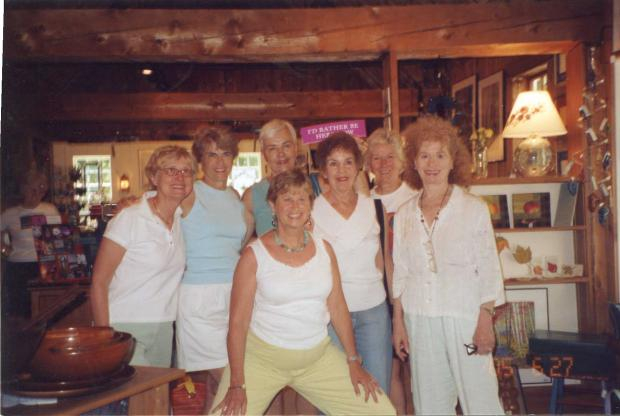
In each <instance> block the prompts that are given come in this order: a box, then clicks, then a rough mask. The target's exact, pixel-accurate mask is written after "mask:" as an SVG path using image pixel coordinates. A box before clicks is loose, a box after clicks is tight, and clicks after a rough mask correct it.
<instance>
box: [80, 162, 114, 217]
mask: <svg viewBox="0 0 620 416" xmlns="http://www.w3.org/2000/svg"><path fill="white" fill-rule="evenodd" d="M73 167H74V168H75V169H77V170H78V171H79V172H80V174H81V177H80V179H78V180H77V181H76V182H75V188H76V189H82V192H80V193H79V194H78V196H77V199H78V201H79V202H80V203H83V204H84V206H83V208H82V210H81V211H80V215H87V214H88V212H89V210H90V206H91V205H96V204H101V203H104V202H110V201H112V158H111V156H109V155H96V156H83V155H80V156H73Z"/></svg>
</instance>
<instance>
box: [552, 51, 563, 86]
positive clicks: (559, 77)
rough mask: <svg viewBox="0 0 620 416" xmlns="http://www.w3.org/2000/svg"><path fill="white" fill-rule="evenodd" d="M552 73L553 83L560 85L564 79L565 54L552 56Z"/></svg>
mask: <svg viewBox="0 0 620 416" xmlns="http://www.w3.org/2000/svg"><path fill="white" fill-rule="evenodd" d="M553 75H554V78H555V79H554V81H555V85H560V84H562V83H564V81H566V54H564V53H562V54H558V55H554V56H553Z"/></svg>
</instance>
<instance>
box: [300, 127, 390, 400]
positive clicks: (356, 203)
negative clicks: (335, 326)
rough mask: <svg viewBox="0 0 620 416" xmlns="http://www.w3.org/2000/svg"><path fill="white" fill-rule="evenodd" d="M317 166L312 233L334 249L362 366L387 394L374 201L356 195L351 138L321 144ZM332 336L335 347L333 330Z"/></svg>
mask: <svg viewBox="0 0 620 416" xmlns="http://www.w3.org/2000/svg"><path fill="white" fill-rule="evenodd" d="M317 161H318V165H319V170H320V172H321V175H323V177H324V178H325V179H326V181H327V183H328V185H329V186H328V187H327V190H325V191H324V192H323V193H322V194H321V196H319V197H318V198H317V199H316V202H315V203H314V208H313V210H312V218H313V220H314V232H315V235H316V236H317V237H320V238H323V239H325V240H326V241H328V242H329V243H330V244H331V245H332V247H333V248H334V252H335V253H336V257H337V258H338V265H339V266H340V275H341V276H342V289H343V291H344V297H345V299H346V301H347V306H348V307H349V311H350V312H351V318H352V320H353V330H354V332H355V340H356V345H357V349H358V350H359V352H360V353H361V354H362V358H363V363H364V367H365V368H366V369H367V370H368V371H369V372H370V373H371V374H372V375H373V376H374V377H375V378H376V379H377V381H378V382H379V385H380V386H381V388H382V389H383V390H384V391H385V392H386V393H388V394H389V387H390V376H391V369H392V345H391V343H390V340H391V325H390V317H389V312H388V307H387V303H386V293H385V289H384V286H383V256H382V252H381V244H380V239H379V224H378V223H377V214H376V211H375V204H374V202H373V200H372V199H371V198H369V197H368V196H365V195H363V194H361V193H358V192H356V190H355V182H356V178H357V176H358V174H359V172H360V168H361V167H362V163H363V161H362V154H361V151H360V149H359V148H358V145H357V143H356V141H355V139H354V138H353V137H352V136H351V135H349V134H347V133H344V132H338V133H334V134H332V135H330V136H329V137H328V138H327V139H326V140H325V141H323V142H321V143H320V144H319V146H318V149H317ZM330 336H331V337H332V341H334V342H335V343H336V344H338V338H337V337H336V335H335V334H334V333H333V331H330Z"/></svg>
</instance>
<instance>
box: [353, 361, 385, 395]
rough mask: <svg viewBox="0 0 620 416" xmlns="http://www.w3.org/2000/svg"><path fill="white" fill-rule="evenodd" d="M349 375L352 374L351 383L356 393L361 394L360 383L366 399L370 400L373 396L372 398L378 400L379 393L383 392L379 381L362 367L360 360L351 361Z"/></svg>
mask: <svg viewBox="0 0 620 416" xmlns="http://www.w3.org/2000/svg"><path fill="white" fill-rule="evenodd" d="M349 375H350V376H351V383H352V384H353V389H354V390H355V394H356V395H358V396H359V395H360V387H359V384H361V385H362V387H363V389H364V394H365V395H364V401H366V402H367V401H368V397H370V396H372V399H373V400H374V401H375V403H376V402H378V399H377V394H383V393H382V392H381V387H379V382H378V381H377V380H375V378H374V377H373V376H372V375H371V374H370V373H369V372H368V371H366V370H365V369H364V367H362V365H361V364H360V363H359V361H353V362H350V363H349Z"/></svg>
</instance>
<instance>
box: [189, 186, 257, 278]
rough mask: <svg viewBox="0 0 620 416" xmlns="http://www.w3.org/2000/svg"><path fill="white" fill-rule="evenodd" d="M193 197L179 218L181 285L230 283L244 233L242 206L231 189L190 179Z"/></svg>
mask: <svg viewBox="0 0 620 416" xmlns="http://www.w3.org/2000/svg"><path fill="white" fill-rule="evenodd" d="M194 193H195V195H196V200H195V201H194V206H193V207H192V210H191V211H190V212H189V214H188V215H187V217H185V218H182V219H181V225H182V226H183V236H184V238H185V253H186V257H187V269H186V270H185V274H184V275H183V284H192V285H203V284H210V283H212V284H214V283H230V282H232V277H233V272H234V271H235V267H236V265H237V260H239V250H241V244H242V243H243V238H244V236H245V231H246V225H245V221H244V218H243V212H244V206H243V203H242V202H241V201H240V200H239V196H238V195H237V193H236V192H235V191H234V190H233V189H232V188H226V189H225V190H223V191H222V190H219V189H215V188H212V187H210V186H209V185H207V184H205V183H204V182H203V181H196V182H194Z"/></svg>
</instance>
